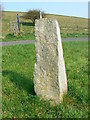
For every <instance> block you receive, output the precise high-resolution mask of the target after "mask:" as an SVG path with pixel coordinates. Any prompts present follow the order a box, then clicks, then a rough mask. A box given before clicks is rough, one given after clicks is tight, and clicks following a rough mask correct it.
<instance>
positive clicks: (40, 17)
mask: <svg viewBox="0 0 90 120" xmlns="http://www.w3.org/2000/svg"><path fill="white" fill-rule="evenodd" d="M40 19H42V12H41V11H40Z"/></svg>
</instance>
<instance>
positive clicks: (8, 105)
mask: <svg viewBox="0 0 90 120" xmlns="http://www.w3.org/2000/svg"><path fill="white" fill-rule="evenodd" d="M63 49H64V59H65V64H66V73H67V80H68V93H67V95H65V96H64V101H63V103H62V104H59V105H56V106H53V105H52V104H51V103H50V101H44V100H41V99H40V98H38V97H37V96H36V95H35V92H34V88H33V67H34V63H35V46H34V45H15V46H9V47H3V49H2V52H3V55H2V70H3V72H2V75H3V76H2V91H3V93H2V95H3V97H2V110H3V118H12V117H15V118H37V117H38V118H87V117H88V42H84V41H83V42H81V41H80V42H64V43H63Z"/></svg>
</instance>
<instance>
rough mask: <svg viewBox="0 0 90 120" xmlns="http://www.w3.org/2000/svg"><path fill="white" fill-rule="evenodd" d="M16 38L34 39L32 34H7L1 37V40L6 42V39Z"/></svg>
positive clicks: (15, 39)
mask: <svg viewBox="0 0 90 120" xmlns="http://www.w3.org/2000/svg"><path fill="white" fill-rule="evenodd" d="M17 40H35V36H34V34H32V33H31V34H30V33H27V34H20V35H17V36H15V35H14V34H8V35H6V37H5V38H3V39H2V41H3V42H8V41H17Z"/></svg>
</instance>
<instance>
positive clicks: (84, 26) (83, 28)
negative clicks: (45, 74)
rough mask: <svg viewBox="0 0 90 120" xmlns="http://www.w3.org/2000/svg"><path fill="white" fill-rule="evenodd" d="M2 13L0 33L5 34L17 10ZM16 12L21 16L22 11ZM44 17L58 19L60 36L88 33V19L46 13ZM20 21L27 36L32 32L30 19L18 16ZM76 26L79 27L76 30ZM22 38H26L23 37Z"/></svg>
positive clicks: (78, 35) (77, 35) (85, 34)
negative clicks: (0, 31) (0, 30)
mask: <svg viewBox="0 0 90 120" xmlns="http://www.w3.org/2000/svg"><path fill="white" fill-rule="evenodd" d="M2 14H3V15H2V16H3V17H2V34H3V36H6V35H7V34H9V33H10V31H9V21H12V22H13V21H16V14H17V12H3V13H2ZM18 14H19V16H22V15H23V14H24V13H21V12H19V13H18ZM46 17H47V18H54V19H57V20H58V22H59V25H60V28H61V35H62V37H81V36H82V37H84V36H87V34H88V19H85V18H78V17H68V16H60V15H48V14H47V15H46ZM20 22H21V23H22V29H23V34H25V35H26V36H27V34H28V33H31V34H32V33H33V32H34V26H33V25H32V23H31V21H30V20H25V19H23V18H22V17H20ZM77 26H78V27H79V28H78V31H77ZM25 35H24V36H25ZM7 39H8V38H7ZM23 39H27V38H25V37H24V38H23ZM29 39H30V38H29Z"/></svg>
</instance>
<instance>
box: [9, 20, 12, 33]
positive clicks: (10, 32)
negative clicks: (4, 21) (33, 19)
mask: <svg viewBox="0 0 90 120" xmlns="http://www.w3.org/2000/svg"><path fill="white" fill-rule="evenodd" d="M9 25H10V33H11V34H12V23H11V21H10V23H9Z"/></svg>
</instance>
